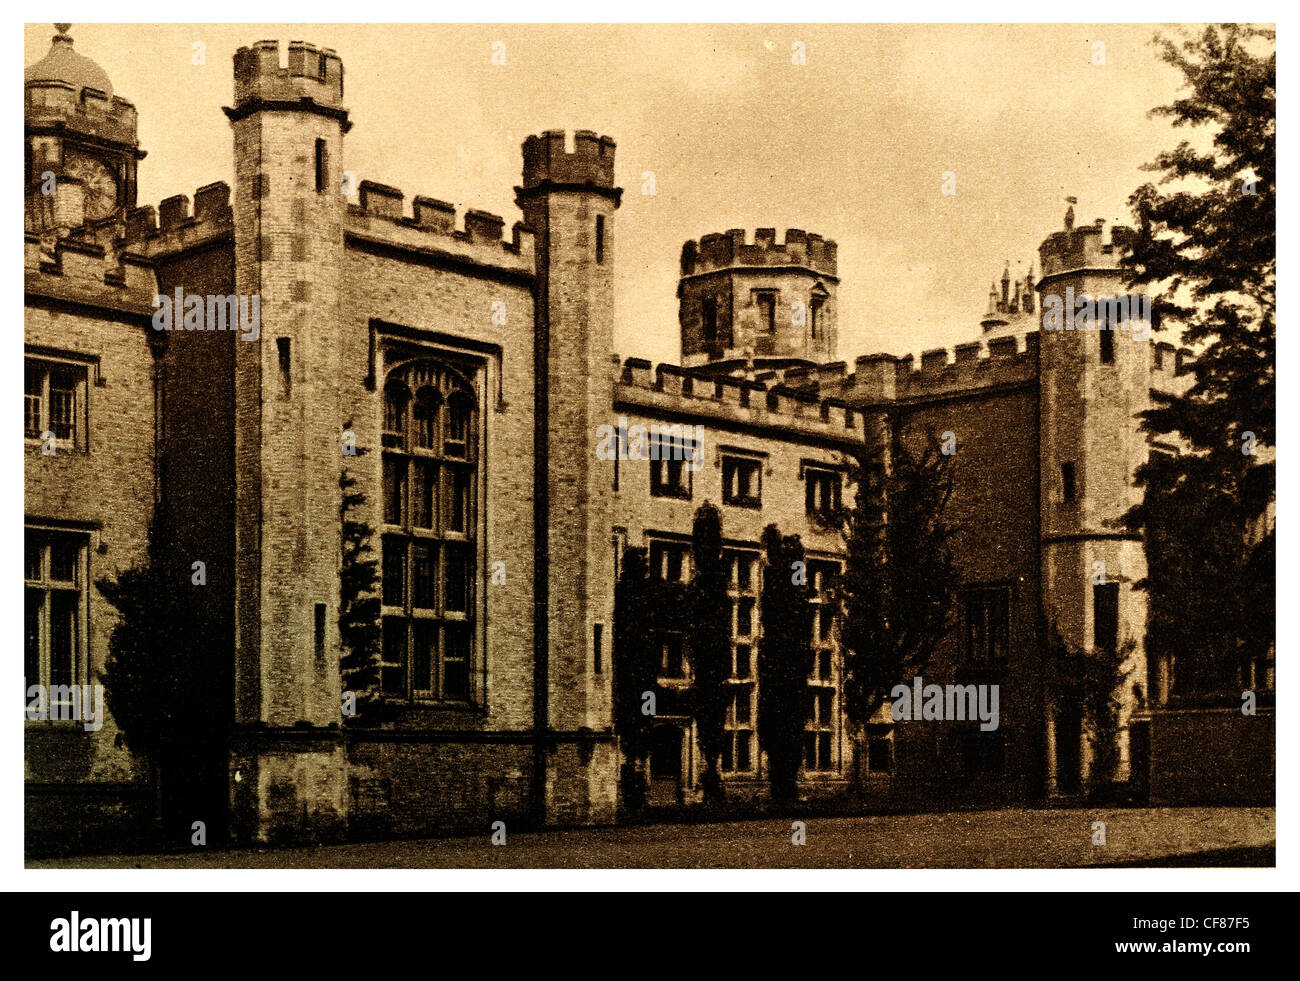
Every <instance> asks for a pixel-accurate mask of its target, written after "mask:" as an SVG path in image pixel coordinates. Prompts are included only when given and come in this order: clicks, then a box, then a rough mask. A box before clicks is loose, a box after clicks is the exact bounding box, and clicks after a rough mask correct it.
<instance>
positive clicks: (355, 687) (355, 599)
mask: <svg viewBox="0 0 1300 981" xmlns="http://www.w3.org/2000/svg"><path fill="white" fill-rule="evenodd" d="M343 428H344V431H347V430H350V429H351V428H352V420H351V419H349V420H348V421H347V422H346V423H344V426H343ZM365 452H366V451H365V449H363V448H361V447H357V448H356V455H357V456H361V455H362V454H364V453H365ZM356 486H357V481H356V478H355V477H353V476H352V475H351V474H349V473H348V469H347V467H346V466H345V467H344V468H343V469H342V471H341V472H340V474H339V491H340V492H341V493H340V497H339V524H340V526H341V527H342V536H341V538H342V561H341V562H340V564H339V645H340V646H341V647H342V648H343V653H342V655H341V656H340V657H339V676H340V681H341V683H342V688H343V695H344V702H343V706H342V711H343V721H344V722H345V723H350V724H353V725H377V724H380V723H383V722H387V721H391V720H392V719H393V718H394V717H395V716H396V714H397V706H396V705H395V704H394V703H393V702H392V701H391V700H388V699H385V698H384V692H383V679H382V677H381V671H380V666H379V665H380V660H381V655H382V648H383V644H382V637H383V631H382V626H381V622H380V603H381V598H380V594H379V586H380V578H379V560H378V559H376V558H375V557H374V549H373V547H372V546H371V542H372V541H373V540H374V529H373V528H372V527H371V526H370V524H369V523H368V522H366V521H364V520H363V519H361V518H358V517H357V516H356V515H357V512H358V511H360V510H362V509H363V508H364V506H365V504H366V495H365V494H364V493H362V492H361V491H358V490H355V489H354V488H355V487H356ZM349 695H351V696H353V699H355V700H353V699H350V698H349Z"/></svg>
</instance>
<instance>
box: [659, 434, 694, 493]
mask: <svg viewBox="0 0 1300 981" xmlns="http://www.w3.org/2000/svg"><path fill="white" fill-rule="evenodd" d="M698 452H700V450H699V447H698V446H697V445H696V443H695V441H694V440H687V439H675V438H673V437H670V436H665V435H663V434H661V433H655V434H654V435H653V436H652V437H651V441H650V457H651V459H650V494H651V496H652V497H679V498H682V499H683V500H690V497H691V469H690V467H689V466H688V464H689V463H692V462H693V460H694V457H695V454H696V453H698Z"/></svg>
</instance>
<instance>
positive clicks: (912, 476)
mask: <svg viewBox="0 0 1300 981" xmlns="http://www.w3.org/2000/svg"><path fill="white" fill-rule="evenodd" d="M888 428H889V431H888V434H886V435H885V436H884V441H883V442H882V443H881V444H880V448H879V450H878V452H877V453H876V454H875V455H874V456H873V457H870V458H868V457H867V456H866V455H865V454H864V456H863V457H862V458H860V459H859V460H857V461H856V463H855V466H854V470H853V479H854V481H855V482H856V484H857V490H856V499H855V506H854V508H853V509H852V510H851V511H848V512H846V513H845V514H844V515H843V516H842V519H841V520H842V526H843V529H844V530H843V534H844V538H845V551H846V556H845V569H844V575H843V576H842V577H841V578H840V585H839V590H838V600H839V604H840V613H841V618H842V619H841V625H840V641H841V645H840V646H841V648H842V649H843V659H844V706H845V711H846V712H847V713H848V716H849V718H850V719H851V720H852V721H853V722H854V724H856V725H857V726H860V727H861V726H865V725H866V724H867V722H868V721H869V720H870V719H871V717H872V716H873V715H874V714H875V713H876V710H877V709H879V708H880V706H881V705H882V704H883V703H884V701H885V699H886V697H887V695H888V693H889V691H890V690H891V689H892V688H893V687H894V686H895V685H899V684H908V683H910V682H911V680H912V678H913V677H914V676H916V675H920V674H922V673H923V672H924V670H925V668H926V666H927V665H928V664H929V663H930V657H931V655H932V654H933V652H934V649H935V647H936V646H937V644H938V643H939V640H940V639H941V638H942V637H943V636H944V634H945V633H946V632H947V631H948V630H949V628H950V627H951V625H952V623H953V620H954V613H955V611H956V607H957V589H958V586H959V583H960V576H959V574H958V571H957V568H956V566H955V564H954V562H953V557H952V551H951V539H952V537H953V535H954V534H955V533H956V528H955V527H954V526H953V525H952V524H951V523H950V522H948V521H946V520H945V517H944V511H945V509H946V508H947V505H948V500H949V498H950V497H951V496H952V487H953V476H954V468H953V460H954V457H952V456H947V455H944V454H943V453H941V452H940V450H939V443H938V442H937V441H936V440H930V441H929V442H928V445H927V448H926V450H925V452H924V453H923V454H922V455H921V456H920V457H919V458H918V457H916V456H914V455H913V454H912V453H910V452H909V451H908V449H907V447H906V446H905V445H904V442H903V439H902V437H901V435H900V434H899V428H898V426H897V425H896V424H894V425H890V426H889V427H888Z"/></svg>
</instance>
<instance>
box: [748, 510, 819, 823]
mask: <svg viewBox="0 0 1300 981" xmlns="http://www.w3.org/2000/svg"><path fill="white" fill-rule="evenodd" d="M763 551H764V553H765V555H766V559H767V561H766V568H765V569H764V572H763V592H762V597H761V600H762V603H761V612H760V619H761V621H762V631H763V635H762V639H761V641H760V642H759V647H758V741H759V745H760V746H761V747H762V748H763V751H764V752H765V753H766V754H767V763H768V780H769V783H770V786H771V790H772V800H773V801H775V802H777V803H791V802H793V801H794V800H795V798H796V796H797V794H798V783H797V782H798V777H799V762H800V760H801V758H802V755H803V739H804V736H803V734H804V727H805V726H806V725H807V722H808V676H809V675H810V674H812V658H813V655H812V617H813V609H812V604H811V603H810V599H811V597H810V594H809V590H808V575H807V564H806V561H805V558H804V551H803V543H802V542H801V541H800V540H799V536H798V535H786V536H785V537H782V536H781V532H780V531H779V530H778V529H777V526H776V525H768V526H767V527H766V528H764V529H763Z"/></svg>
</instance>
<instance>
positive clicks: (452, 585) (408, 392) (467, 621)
mask: <svg viewBox="0 0 1300 981" xmlns="http://www.w3.org/2000/svg"><path fill="white" fill-rule="evenodd" d="M383 446H384V460H383V467H384V481H383V484H384V485H383V497H384V500H383V512H384V513H383V519H384V532H383V549H382V554H383V561H382V580H383V587H382V591H383V651H384V656H383V686H384V691H385V692H386V693H388V694H391V695H395V696H397V697H399V698H409V699H414V700H419V701H447V702H467V701H470V700H471V699H472V697H473V681H472V678H473V674H472V665H473V663H474V643H475V641H474V637H475V630H474V626H475V616H474V610H475V603H474V594H475V589H474V586H475V571H476V555H477V552H476V549H475V528H476V514H477V503H478V491H477V487H478V453H479V412H478V398H477V395H476V392H475V388H474V385H473V383H472V382H471V381H470V380H469V379H468V378H466V377H465V376H464V375H462V374H461V373H460V372H458V371H456V370H455V369H453V368H451V367H449V366H447V365H444V364H439V363H437V362H433V361H418V362H415V363H414V364H409V365H403V366H402V367H400V368H398V369H396V370H394V371H393V372H391V373H390V374H389V376H388V381H387V383H386V384H385V386H384V435H383Z"/></svg>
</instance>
